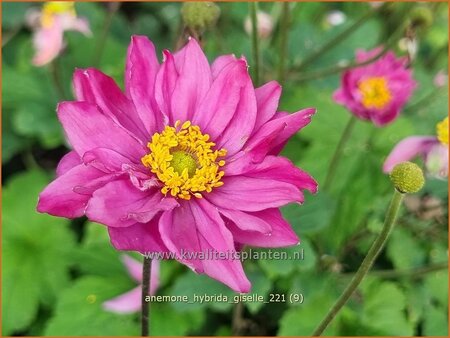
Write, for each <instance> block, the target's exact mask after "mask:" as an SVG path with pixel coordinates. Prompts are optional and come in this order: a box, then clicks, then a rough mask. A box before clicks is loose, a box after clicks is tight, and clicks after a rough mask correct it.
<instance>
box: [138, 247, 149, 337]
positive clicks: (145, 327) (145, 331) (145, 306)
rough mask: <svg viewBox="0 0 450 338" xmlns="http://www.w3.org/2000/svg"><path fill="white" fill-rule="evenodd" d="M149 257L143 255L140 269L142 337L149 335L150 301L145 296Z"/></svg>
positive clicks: (147, 290)
mask: <svg viewBox="0 0 450 338" xmlns="http://www.w3.org/2000/svg"><path fill="white" fill-rule="evenodd" d="M151 264H152V260H151V258H148V257H145V256H144V267H143V269H142V310H141V335H142V337H149V336H150V325H149V319H150V302H147V301H146V300H145V298H146V297H147V296H148V295H149V294H150V274H151Z"/></svg>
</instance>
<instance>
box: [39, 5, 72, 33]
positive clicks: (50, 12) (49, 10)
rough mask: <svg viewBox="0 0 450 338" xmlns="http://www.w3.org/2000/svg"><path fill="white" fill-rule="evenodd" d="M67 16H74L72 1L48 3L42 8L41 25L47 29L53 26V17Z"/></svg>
mask: <svg viewBox="0 0 450 338" xmlns="http://www.w3.org/2000/svg"><path fill="white" fill-rule="evenodd" d="M60 14H68V15H72V16H76V12H75V3H74V2H72V1H49V2H46V3H44V5H43V6H42V14H41V25H42V27H44V28H49V27H51V26H52V25H53V23H54V20H55V18H54V17H55V15H60Z"/></svg>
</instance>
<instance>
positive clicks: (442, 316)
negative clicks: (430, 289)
mask: <svg viewBox="0 0 450 338" xmlns="http://www.w3.org/2000/svg"><path fill="white" fill-rule="evenodd" d="M423 334H424V335H425V336H442V337H448V316H447V310H446V308H438V307H435V306H433V305H429V306H427V307H426V309H425V318H424V323H423Z"/></svg>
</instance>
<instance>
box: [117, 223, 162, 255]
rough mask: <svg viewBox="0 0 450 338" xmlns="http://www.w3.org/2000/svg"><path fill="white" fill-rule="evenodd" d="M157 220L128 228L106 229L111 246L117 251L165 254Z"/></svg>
mask: <svg viewBox="0 0 450 338" xmlns="http://www.w3.org/2000/svg"><path fill="white" fill-rule="evenodd" d="M158 221H159V219H158V218H154V219H152V220H151V221H150V222H148V223H135V224H133V225H130V226H128V227H122V228H113V227H108V233H109V237H110V239H111V244H112V245H113V246H114V247H115V248H116V249H117V250H126V251H138V252H140V253H142V254H147V253H150V252H167V248H166V246H165V245H164V243H163V242H162V240H161V236H160V234H159V231H158Z"/></svg>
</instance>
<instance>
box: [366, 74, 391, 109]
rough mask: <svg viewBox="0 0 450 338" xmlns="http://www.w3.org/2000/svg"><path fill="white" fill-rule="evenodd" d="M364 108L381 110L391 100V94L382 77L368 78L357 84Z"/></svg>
mask: <svg viewBox="0 0 450 338" xmlns="http://www.w3.org/2000/svg"><path fill="white" fill-rule="evenodd" d="M358 89H359V92H360V93H361V96H362V98H361V102H362V104H363V106H364V107H366V108H368V109H370V108H376V109H382V108H384V107H385V106H386V105H387V104H388V103H389V102H391V100H392V95H391V92H390V90H389V88H388V85H387V81H386V79H385V78H384V77H381V76H380V77H370V78H367V79H365V80H362V81H361V82H360V83H359V84H358Z"/></svg>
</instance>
